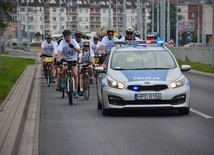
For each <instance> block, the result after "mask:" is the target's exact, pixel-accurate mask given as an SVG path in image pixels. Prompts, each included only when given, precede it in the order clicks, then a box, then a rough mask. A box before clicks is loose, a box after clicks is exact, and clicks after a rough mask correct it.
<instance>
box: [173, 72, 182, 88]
mask: <svg viewBox="0 0 214 155" xmlns="http://www.w3.org/2000/svg"><path fill="white" fill-rule="evenodd" d="M184 83H185V78H184V76H183V75H182V76H181V77H180V78H178V79H177V80H175V81H174V82H172V83H171V85H170V86H171V88H178V87H181V86H183V85H184Z"/></svg>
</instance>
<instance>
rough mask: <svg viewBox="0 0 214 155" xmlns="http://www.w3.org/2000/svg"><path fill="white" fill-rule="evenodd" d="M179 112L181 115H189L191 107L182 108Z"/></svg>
mask: <svg viewBox="0 0 214 155" xmlns="http://www.w3.org/2000/svg"><path fill="white" fill-rule="evenodd" d="M178 113H179V114H180V115H188V114H189V108H180V109H178Z"/></svg>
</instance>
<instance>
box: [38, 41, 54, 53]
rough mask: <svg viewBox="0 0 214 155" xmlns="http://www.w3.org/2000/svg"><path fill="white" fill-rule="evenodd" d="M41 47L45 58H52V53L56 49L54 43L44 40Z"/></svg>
mask: <svg viewBox="0 0 214 155" xmlns="http://www.w3.org/2000/svg"><path fill="white" fill-rule="evenodd" d="M41 47H42V48H43V49H44V53H43V54H45V55H47V56H53V53H54V51H55V50H56V48H57V45H56V42H55V41H53V40H52V41H51V42H50V43H48V42H47V40H44V41H43V42H42V44H41Z"/></svg>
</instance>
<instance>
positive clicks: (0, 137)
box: [0, 64, 37, 155]
mask: <svg viewBox="0 0 214 155" xmlns="http://www.w3.org/2000/svg"><path fill="white" fill-rule="evenodd" d="M36 66H37V64H35V65H28V66H27V67H26V69H25V70H24V72H23V74H22V75H21V77H20V78H19V79H18V81H17V82H16V84H15V86H14V87H13V88H12V90H11V92H10V93H9V95H8V96H7V98H6V100H5V102H3V106H2V107H1V113H0V114H1V115H0V154H4V155H12V154H17V152H18V151H19V145H20V141H21V136H22V133H23V130H24V125H25V120H26V117H27V111H28V107H29V102H30V98H31V94H32V90H33V87H32V86H33V83H34V79H35V72H36Z"/></svg>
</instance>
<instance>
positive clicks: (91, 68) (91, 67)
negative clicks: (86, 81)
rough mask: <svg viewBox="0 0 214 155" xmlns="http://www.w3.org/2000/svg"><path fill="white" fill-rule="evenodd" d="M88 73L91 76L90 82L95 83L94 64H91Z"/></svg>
mask: <svg viewBox="0 0 214 155" xmlns="http://www.w3.org/2000/svg"><path fill="white" fill-rule="evenodd" d="M88 74H89V76H90V83H91V84H93V83H94V82H93V66H92V65H89V66H88Z"/></svg>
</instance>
